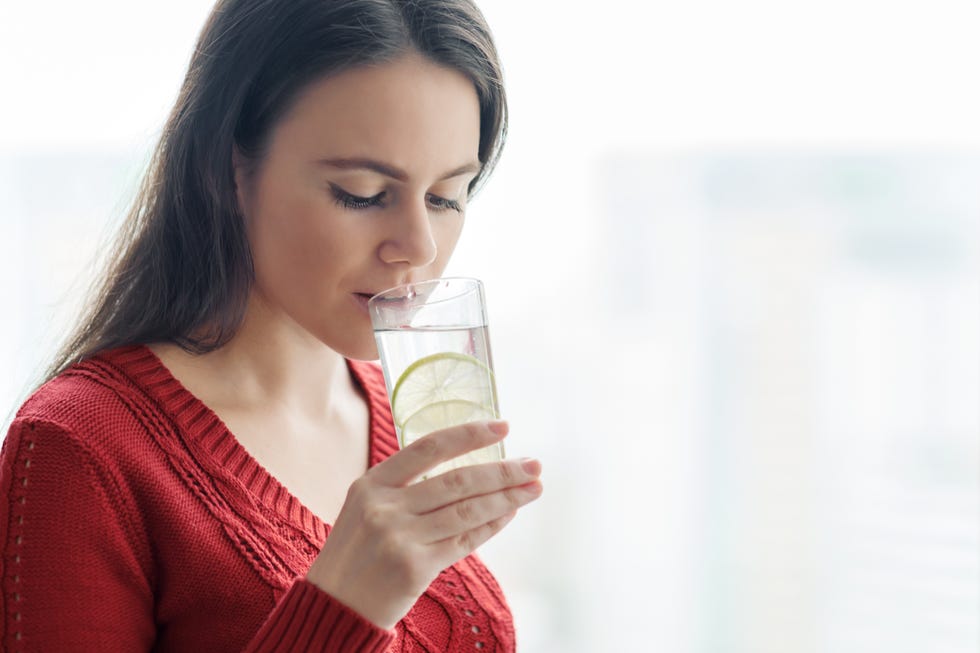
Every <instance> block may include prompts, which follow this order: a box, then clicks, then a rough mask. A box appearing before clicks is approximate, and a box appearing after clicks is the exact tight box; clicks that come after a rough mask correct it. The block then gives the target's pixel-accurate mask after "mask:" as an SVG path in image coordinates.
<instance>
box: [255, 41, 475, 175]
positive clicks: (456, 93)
mask: <svg viewBox="0 0 980 653" xmlns="http://www.w3.org/2000/svg"><path fill="white" fill-rule="evenodd" d="M479 138H480V108H479V101H478V98H477V94H476V89H475V87H474V86H473V83H472V82H471V81H470V80H469V79H468V78H467V77H466V76H465V75H463V74H462V73H460V72H458V71H456V70H453V69H451V68H448V67H445V66H441V65H439V64H435V63H432V62H431V61H428V60H426V59H424V58H422V57H420V56H418V55H405V56H403V57H401V58H400V59H397V60H395V61H392V62H389V63H384V64H378V65H372V66H362V67H357V68H352V69H348V70H346V71H343V72H341V73H338V74H335V75H331V76H329V77H326V78H323V79H320V80H318V81H316V82H313V83H312V84H310V85H309V86H308V87H307V88H306V89H304V91H303V92H302V93H301V94H300V95H299V97H298V98H297V101H296V103H295V104H294V105H293V107H292V108H291V110H290V111H289V113H287V115H286V116H284V118H283V119H282V121H281V122H280V123H279V125H277V127H276V129H275V131H274V132H273V136H272V140H271V142H270V150H269V155H270V157H279V156H290V157H293V158H305V159H308V160H309V161H310V162H313V161H317V160H320V159H323V158H325V157H370V158H376V159H380V160H383V161H386V162H387V163H390V164H392V165H394V166H397V167H399V168H402V169H404V170H407V171H409V172H410V173H411V174H418V175H425V174H428V173H430V172H433V171H438V172H444V171H445V170H446V169H448V168H452V167H454V166H458V165H460V164H461V163H466V162H468V161H472V160H476V158H477V152H478V149H479Z"/></svg>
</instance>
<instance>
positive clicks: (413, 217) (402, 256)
mask: <svg viewBox="0 0 980 653" xmlns="http://www.w3.org/2000/svg"><path fill="white" fill-rule="evenodd" d="M388 220H389V224H390V229H389V230H388V233H387V234H386V238H385V239H384V241H383V242H382V243H381V247H380V248H379V249H378V256H379V257H380V258H381V260H382V261H384V262H385V263H390V264H398V263H405V264H407V265H409V266H410V267H413V268H417V267H424V266H426V265H429V264H430V263H432V262H433V261H435V260H436V253H437V251H438V248H437V246H436V241H435V237H434V235H433V233H432V222H431V219H430V218H429V209H428V207H427V206H426V204H425V199H424V198H423V199H422V201H420V202H412V203H411V204H410V205H407V206H405V207H403V208H402V209H401V210H396V211H392V212H391V214H390V215H389V216H388Z"/></svg>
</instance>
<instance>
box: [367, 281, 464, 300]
mask: <svg viewBox="0 0 980 653" xmlns="http://www.w3.org/2000/svg"><path fill="white" fill-rule="evenodd" d="M440 284H446V285H447V286H448V285H450V284H454V285H462V286H463V288H462V290H461V291H460V292H458V293H453V294H452V295H451V296H450V297H442V298H440V299H437V300H435V301H425V302H424V305H425V306H433V305H435V304H441V303H443V302H449V301H456V300H458V299H460V298H461V297H465V296H466V295H469V294H471V293H473V292H480V291H481V289H482V288H483V282H482V281H480V280H479V279H477V278H475V277H438V278H436V279H425V280H423V281H412V282H410V283H403V284H401V285H398V286H393V287H391V288H388V289H387V290H382V291H381V292H379V293H378V294H376V295H374V296H372V297H371V298H370V299H368V305H369V306H375V305H377V302H381V301H385V300H390V299H399V300H405V299H408V300H411V299H414V298H415V296H416V295H418V294H420V293H419V292H418V291H419V290H420V289H421V290H425V289H428V288H432V287H434V286H439V285H440ZM406 288H407V289H410V291H409V293H413V294H407V293H403V292H402V293H399V294H398V295H397V296H395V297H391V296H390V295H391V294H392V293H395V292H396V291H401V290H403V289H406Z"/></svg>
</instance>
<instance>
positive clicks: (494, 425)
mask: <svg viewBox="0 0 980 653" xmlns="http://www.w3.org/2000/svg"><path fill="white" fill-rule="evenodd" d="M487 428H488V429H490V430H491V431H493V432H494V433H496V434H497V435H507V429H508V426H507V422H504V421H502V420H500V421H493V422H487Z"/></svg>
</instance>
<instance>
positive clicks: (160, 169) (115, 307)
mask: <svg viewBox="0 0 980 653" xmlns="http://www.w3.org/2000/svg"><path fill="white" fill-rule="evenodd" d="M407 52H418V53H420V54H422V55H423V56H426V57H428V58H429V59H430V60H432V61H434V62H436V63H439V64H442V65H445V66H448V67H451V68H453V69H455V70H458V71H460V72H462V73H463V74H465V75H466V76H468V77H469V79H471V80H472V82H473V84H474V86H475V87H476V92H477V96H478V98H479V103H480V143H479V159H480V162H481V163H482V169H481V171H480V173H479V174H478V175H477V177H476V178H475V179H474V180H473V182H472V183H471V184H470V188H469V191H470V193H471V194H472V193H473V192H474V191H475V190H476V189H477V188H478V187H479V185H480V184H481V183H482V182H483V180H484V179H485V178H486V176H487V175H488V174H489V172H490V171H491V170H492V168H493V167H494V165H495V163H496V161H497V158H498V156H499V154H500V148H501V147H502V145H503V141H504V137H505V134H506V129H507V103H506V98H505V95H504V89H503V84H502V76H501V69H500V63H499V60H498V57H497V52H496V48H495V46H494V43H493V39H492V37H491V35H490V31H489V29H488V28H487V25H486V22H485V20H484V18H483V16H482V14H481V13H480V11H479V9H477V7H476V6H475V5H474V4H473V2H472V1H471V0H219V2H218V3H217V5H216V6H215V7H214V9H213V11H212V12H211V16H210V17H209V18H208V21H207V23H206V24H205V26H204V29H203V30H202V32H201V36H200V38H199V39H198V43H197V47H196V49H195V50H194V54H193V56H192V58H191V62H190V66H189V68H188V71H187V76H186V77H185V79H184V83H183V86H182V88H181V90H180V94H179V96H178V98H177V102H176V104H175V106H174V108H173V111H172V112H171V114H170V117H169V119H168V120H167V123H166V126H165V127H164V130H163V135H162V136H161V138H160V142H159V144H158V146H157V148H156V151H155V152H154V155H153V157H152V159H151V162H150V167H149V170H148V171H147V174H146V177H145V178H144V180H143V184H142V186H141V188H140V190H139V193H138V195H137V197H136V199H135V202H134V204H133V206H132V208H131V210H130V212H129V215H128V216H127V219H126V222H125V224H124V225H123V228H122V230H121V231H120V234H119V236H118V240H117V242H116V244H115V247H114V249H113V251H112V254H111V257H110V259H109V264H108V267H107V269H106V270H105V272H104V275H103V276H102V277H101V278H100V279H99V280H98V281H97V284H96V286H95V288H94V291H93V298H92V301H91V303H90V307H89V309H88V311H87V312H86V313H85V314H84V315H83V316H82V318H81V319H80V320H79V322H78V324H77V326H76V327H75V329H74V330H73V331H72V333H71V334H70V335H69V337H68V338H67V340H66V341H65V344H64V345H63V347H62V349H61V350H60V351H59V352H58V354H57V356H56V358H55V360H54V362H53V363H52V364H51V366H50V368H49V369H48V372H47V376H46V378H47V379H50V378H52V377H53V376H55V375H57V374H58V373H60V372H61V371H62V370H64V369H65V368H66V367H68V366H69V365H71V364H73V363H75V362H77V361H80V360H83V359H85V358H87V357H89V356H92V355H93V354H96V353H98V352H100V351H103V350H106V349H110V348H113V347H116V346H120V345H126V344H145V343H150V342H164V341H167V342H174V343H177V344H178V345H180V346H181V347H183V348H184V349H186V350H188V351H192V352H196V353H203V352H206V351H211V350H213V349H216V348H218V347H220V346H221V345H223V344H224V343H226V342H227V341H228V340H229V339H230V338H231V337H232V336H233V335H234V334H235V332H236V331H237V330H238V328H239V327H240V325H241V322H242V318H243V316H244V312H245V306H246V302H247V299H248V294H249V289H250V286H251V283H252V261H251V255H250V252H249V246H248V241H247V239H246V234H245V227H244V223H243V220H242V219H241V216H240V215H239V211H238V206H237V200H236V195H235V183H234V173H233V169H232V150H233V148H235V147H237V148H238V150H239V151H240V152H241V153H242V154H243V155H244V156H245V157H247V159H249V160H250V161H252V162H257V161H260V160H261V158H262V156H263V154H264V151H265V148H266V146H267V140H268V138H269V135H270V133H271V132H272V129H273V127H274V126H275V125H276V123H277V121H279V120H280V119H281V118H282V117H283V115H284V114H285V113H286V111H288V109H289V108H290V106H291V104H292V102H293V101H294V100H295V99H296V97H297V96H298V95H299V93H300V91H302V90H303V89H304V88H305V87H306V86H307V85H309V84H310V83H312V82H314V81H316V80H318V79H321V78H323V77H324V76H326V75H330V74H331V73H336V72H339V71H341V70H344V69H347V68H350V67H353V66H359V65H365V64H376V63H382V62H386V61H391V60H393V59H395V58H397V57H399V56H401V55H403V54H405V53H407Z"/></svg>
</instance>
